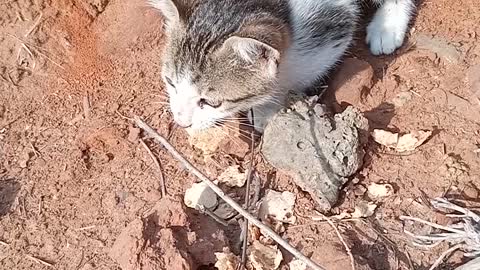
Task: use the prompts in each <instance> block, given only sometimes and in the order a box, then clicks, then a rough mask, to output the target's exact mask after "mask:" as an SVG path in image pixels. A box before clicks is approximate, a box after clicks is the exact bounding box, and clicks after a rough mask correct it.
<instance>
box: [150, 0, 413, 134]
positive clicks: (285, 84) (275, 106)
mask: <svg viewBox="0 0 480 270" xmlns="http://www.w3.org/2000/svg"><path fill="white" fill-rule="evenodd" d="M358 1H360V0H150V3H151V5H152V6H153V7H155V8H157V9H159V10H160V11H161V12H162V13H163V15H164V17H165V24H164V30H165V32H166V35H167V45H166V48H165V53H164V56H163V59H162V60H163V71H162V73H163V79H164V82H165V84H166V88H167V91H168V94H169V102H170V107H171V111H172V113H173V116H174V120H175V122H176V123H177V124H178V125H180V126H182V127H185V128H191V129H193V130H198V129H205V128H208V127H210V126H212V125H215V124H217V123H219V122H221V121H229V119H231V117H233V116H234V115H235V114H236V113H238V112H242V111H248V110H250V109H252V108H253V111H254V116H255V121H254V123H255V128H256V129H257V130H258V131H260V132H261V131H262V130H263V127H264V126H265V125H266V123H267V122H268V119H269V117H271V116H273V114H275V113H276V112H277V111H278V110H279V109H280V108H282V106H283V104H284V102H285V98H286V95H287V92H288V91H299V92H301V91H303V90H305V89H306V88H307V87H310V86H311V85H312V84H313V83H315V82H316V81H318V79H320V78H322V77H324V76H325V74H326V73H327V72H328V71H329V70H330V69H331V68H332V67H333V66H334V65H335V64H336V63H338V62H339V61H340V60H341V57H342V55H343V54H344V53H345V51H346V50H347V49H348V48H349V46H350V45H351V43H352V38H353V34H354V32H355V30H356V25H357V21H358V20H359V16H360V14H359V5H360V3H359V2H358ZM371 1H373V2H374V3H375V4H377V5H379V9H378V11H377V12H376V14H375V16H374V18H373V20H372V22H371V23H370V24H369V25H368V28H367V38H366V42H367V43H368V44H369V46H370V50H371V52H372V53H373V54H376V55H378V54H390V53H392V52H394V51H395V49H397V48H398V47H400V46H401V45H402V43H403V40H404V37H405V33H406V31H407V28H408V24H409V20H410V15H411V13H412V12H413V10H414V3H413V0H371Z"/></svg>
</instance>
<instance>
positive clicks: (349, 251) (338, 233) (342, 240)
mask: <svg viewBox="0 0 480 270" xmlns="http://www.w3.org/2000/svg"><path fill="white" fill-rule="evenodd" d="M323 218H324V219H325V221H327V222H328V224H330V226H331V227H332V228H333V230H335V233H336V234H337V236H338V239H340V242H342V244H343V246H344V247H345V250H346V251H347V254H348V257H350V265H351V266H352V270H355V259H354V258H353V254H352V251H351V250H350V248H349V247H348V245H347V242H345V239H343V236H342V234H341V233H340V231H339V230H338V228H337V226H336V225H335V224H334V223H333V221H332V220H331V219H330V218H329V217H327V216H325V215H323Z"/></svg>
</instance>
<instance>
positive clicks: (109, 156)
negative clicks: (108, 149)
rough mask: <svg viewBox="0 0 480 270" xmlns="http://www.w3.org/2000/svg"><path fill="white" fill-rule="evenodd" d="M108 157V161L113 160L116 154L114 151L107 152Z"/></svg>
mask: <svg viewBox="0 0 480 270" xmlns="http://www.w3.org/2000/svg"><path fill="white" fill-rule="evenodd" d="M107 158H108V161H112V160H113V159H114V158H115V156H114V155H113V154H112V153H107Z"/></svg>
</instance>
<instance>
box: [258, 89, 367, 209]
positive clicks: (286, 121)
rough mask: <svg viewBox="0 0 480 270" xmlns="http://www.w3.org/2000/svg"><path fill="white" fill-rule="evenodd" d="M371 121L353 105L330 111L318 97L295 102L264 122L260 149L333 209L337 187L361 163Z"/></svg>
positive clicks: (322, 204)
mask: <svg viewBox="0 0 480 270" xmlns="http://www.w3.org/2000/svg"><path fill="white" fill-rule="evenodd" d="M367 130H368V121H367V120H366V119H365V118H364V117H363V116H362V114H361V113H360V112H359V111H358V110H357V109H355V108H354V107H348V108H347V109H346V110H345V111H344V112H343V113H340V114H337V115H335V116H330V115H329V114H328V113H327V111H326V109H325V107H324V106H322V105H321V104H317V103H316V102H315V99H311V100H309V101H306V100H303V99H298V98H297V101H293V105H292V106H291V107H290V109H289V110H287V111H283V112H279V113H278V114H277V115H276V116H274V117H273V119H272V120H271V121H270V122H269V124H268V125H267V126H266V128H265V131H264V134H263V146H262V153H263V155H264V156H265V158H266V159H267V161H268V162H269V163H270V164H272V165H273V166H275V167H276V168H277V169H279V170H284V171H286V172H287V173H289V174H290V175H292V176H293V177H294V179H295V182H296V184H297V185H298V186H300V187H301V188H302V189H303V190H305V191H307V192H309V193H310V195H311V196H312V198H313V199H314V200H315V201H316V202H317V203H318V205H319V208H320V209H321V210H324V211H326V210H329V209H330V208H331V207H332V206H333V205H334V204H335V203H336V202H337V199H338V194H339V190H340V189H341V188H342V186H343V185H344V184H345V182H346V181H347V177H349V176H351V175H353V174H354V173H355V172H356V171H357V170H358V169H359V168H360V167H361V166H362V162H363V156H364V151H363V149H362V144H364V143H365V142H366V139H367V136H368V135H367V133H366V132H367Z"/></svg>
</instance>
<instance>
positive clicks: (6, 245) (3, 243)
mask: <svg viewBox="0 0 480 270" xmlns="http://www.w3.org/2000/svg"><path fill="white" fill-rule="evenodd" d="M0 245H2V246H5V247H9V246H10V245H9V244H7V243H5V242H3V241H0Z"/></svg>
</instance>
